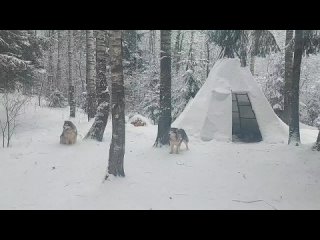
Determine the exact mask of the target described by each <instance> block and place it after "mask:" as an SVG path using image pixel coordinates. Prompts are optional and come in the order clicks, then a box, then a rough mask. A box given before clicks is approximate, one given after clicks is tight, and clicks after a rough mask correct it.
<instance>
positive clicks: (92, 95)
mask: <svg viewBox="0 0 320 240" xmlns="http://www.w3.org/2000/svg"><path fill="white" fill-rule="evenodd" d="M86 43H87V56H86V57H87V61H86V82H87V108H88V120H90V119H91V118H94V116H95V114H96V110H97V106H96V105H97V104H96V83H95V79H94V71H95V64H94V38H93V30H86Z"/></svg>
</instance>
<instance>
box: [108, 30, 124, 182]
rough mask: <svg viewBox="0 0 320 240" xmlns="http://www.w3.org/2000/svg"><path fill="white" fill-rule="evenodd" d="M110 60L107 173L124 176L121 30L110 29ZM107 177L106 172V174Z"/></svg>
mask: <svg viewBox="0 0 320 240" xmlns="http://www.w3.org/2000/svg"><path fill="white" fill-rule="evenodd" d="M110 60H111V82H112V84H111V93H112V94H111V104H112V107H111V110H112V139H111V145H110V150H109V165H108V173H109V174H112V175H114V176H121V177H124V176H125V174H124V168H123V159H124V153H125V117H124V116H125V115H124V108H125V98H124V81H123V66H122V32H121V30H110ZM106 178H108V174H107V175H106Z"/></svg>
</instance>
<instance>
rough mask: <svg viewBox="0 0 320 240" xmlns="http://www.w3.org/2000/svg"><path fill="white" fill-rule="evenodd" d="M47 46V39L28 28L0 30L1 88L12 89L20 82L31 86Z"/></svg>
mask: <svg viewBox="0 0 320 240" xmlns="http://www.w3.org/2000/svg"><path fill="white" fill-rule="evenodd" d="M46 47H47V42H46V41H45V39H41V38H40V37H36V36H34V35H30V33H29V32H28V31H26V30H0V88H3V89H6V90H10V91H11V90H14V89H15V87H16V83H18V82H19V83H21V84H22V85H23V86H24V87H30V86H31V85H32V84H33V81H34V80H35V79H36V77H35V73H36V71H37V70H39V69H41V68H42V67H43V66H42V65H41V63H40V62H39V59H40V58H41V57H42V54H43V50H45V49H46Z"/></svg>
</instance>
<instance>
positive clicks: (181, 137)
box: [169, 128, 189, 154]
mask: <svg viewBox="0 0 320 240" xmlns="http://www.w3.org/2000/svg"><path fill="white" fill-rule="evenodd" d="M169 141H170V153H173V151H174V147H176V151H175V153H177V154H178V153H179V151H180V146H181V143H182V142H184V144H185V145H186V147H187V150H189V147H188V142H189V138H188V136H187V134H186V132H185V131H184V130H183V129H182V128H171V129H170V132H169Z"/></svg>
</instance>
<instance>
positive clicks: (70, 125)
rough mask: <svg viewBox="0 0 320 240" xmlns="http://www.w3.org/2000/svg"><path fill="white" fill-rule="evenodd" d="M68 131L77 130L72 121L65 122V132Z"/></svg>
mask: <svg viewBox="0 0 320 240" xmlns="http://www.w3.org/2000/svg"><path fill="white" fill-rule="evenodd" d="M67 129H75V126H74V124H73V123H72V122H71V121H64V124H63V130H67Z"/></svg>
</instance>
